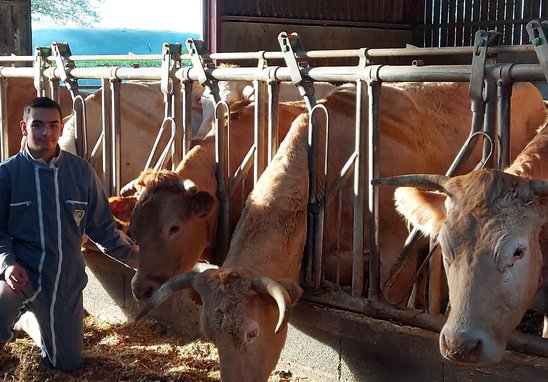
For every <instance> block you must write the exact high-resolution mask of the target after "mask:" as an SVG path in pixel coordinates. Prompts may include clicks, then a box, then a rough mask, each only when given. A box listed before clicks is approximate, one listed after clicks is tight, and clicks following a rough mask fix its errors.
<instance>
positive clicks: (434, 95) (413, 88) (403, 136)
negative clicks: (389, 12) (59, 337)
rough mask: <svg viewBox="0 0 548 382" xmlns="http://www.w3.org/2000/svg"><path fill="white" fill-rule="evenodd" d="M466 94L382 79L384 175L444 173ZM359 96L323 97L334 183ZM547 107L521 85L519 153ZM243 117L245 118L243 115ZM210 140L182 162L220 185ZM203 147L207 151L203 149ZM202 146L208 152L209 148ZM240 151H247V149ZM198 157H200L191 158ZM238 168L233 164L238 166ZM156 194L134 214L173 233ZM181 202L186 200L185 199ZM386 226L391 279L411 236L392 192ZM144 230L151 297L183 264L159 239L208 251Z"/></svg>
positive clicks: (168, 206)
mask: <svg viewBox="0 0 548 382" xmlns="http://www.w3.org/2000/svg"><path fill="white" fill-rule="evenodd" d="M467 94H468V84H465V83H441V84H435V83H425V84H421V83H402V84H389V83H387V84H384V85H383V89H382V92H381V97H380V121H379V122H380V134H381V139H380V141H381V142H380V148H381V149H380V151H379V152H380V155H381V158H380V160H381V168H380V176H391V175H396V174H401V173H410V172H418V171H426V170H428V171H432V172H440V173H443V172H445V170H446V169H447V168H448V167H449V164H450V163H451V161H452V159H453V157H454V156H455V155H456V153H457V152H458V150H459V146H460V144H461V143H463V142H464V141H465V140H466V137H467V135H468V132H469V126H470V121H471V112H470V104H469V98H468V95H467ZM355 95H356V92H355V88H354V87H342V88H337V89H335V90H334V91H333V92H332V93H331V94H330V95H329V96H328V97H327V98H326V99H325V100H323V101H322V103H323V104H325V106H326V107H327V108H328V109H329V110H330V118H331V119H330V126H331V128H330V136H329V141H330V147H331V151H330V153H329V158H330V160H329V165H328V176H327V185H328V188H329V187H330V186H331V185H332V184H333V183H334V182H335V180H336V178H337V173H338V171H339V169H340V168H341V167H342V165H343V164H344V163H345V161H346V160H347V158H348V157H349V156H350V155H351V152H352V150H353V147H354V118H355V105H356V101H355ZM449 98H451V102H447V101H446V100H447V99H449ZM301 110H302V109H301ZM249 111H251V110H249ZM545 113H546V110H545V108H544V104H543V102H542V97H541V95H540V93H539V92H538V91H537V90H536V89H535V88H534V87H533V86H532V85H530V84H522V85H516V86H515V89H514V97H513V99H512V126H513V127H514V129H516V128H517V130H519V131H520V134H514V138H513V140H512V144H513V146H512V149H513V152H519V151H520V150H521V149H522V148H523V147H524V146H525V144H526V142H527V139H526V138H525V136H527V135H529V137H532V136H533V135H534V129H535V127H537V126H538V124H539V123H540V121H541V120H543V119H544V118H545ZM286 114H288V113H287V112H285V111H283V110H281V111H280V117H284V116H286ZM295 116H296V115H295V114H294V113H293V116H291V113H289V115H287V118H288V121H291V120H292V118H294V117H295ZM246 118H247V122H246V123H248V124H249V126H251V125H252V115H250V114H247V116H246ZM284 118H285V117H284ZM290 118H291V119H290ZM244 120H245V119H244V118H243V117H242V121H244ZM284 124H285V125H286V126H289V122H286V123H282V125H284ZM518 127H519V128H518ZM522 127H523V128H522ZM246 134H248V135H247V136H246V135H245V134H243V135H242V137H244V138H238V139H231V145H232V146H233V147H238V145H239V144H242V145H243V147H248V145H251V135H250V134H251V127H249V130H247V133H246ZM242 140H244V141H245V142H246V143H245V144H244V143H241V142H243V141H242ZM212 145H213V143H211V146H207V147H206V148H205V149H204V148H202V149H200V151H195V154H193V156H194V157H195V158H193V157H192V156H189V157H188V158H187V159H185V161H183V163H185V162H186V165H185V167H186V168H187V169H186V170H185V171H188V174H192V175H191V176H186V177H187V178H190V179H193V177H194V176H196V175H195V174H196V172H197V169H198V168H200V169H201V170H200V171H199V172H200V176H201V177H207V182H205V183H206V184H207V185H208V186H207V187H212V186H211V185H215V187H216V183H215V180H214V164H213V158H214V156H213V147H212ZM244 150H247V149H244ZM198 153H201V154H199V155H198ZM204 153H207V155H205V154H204ZM239 155H240V158H242V157H243V151H242V152H241V153H240V154H239ZM191 158H192V159H191ZM199 158H203V159H199ZM193 162H194V163H200V164H199V165H196V164H192V163H193ZM395 164H397V165H395ZM198 166H200V167H198ZM232 168H234V165H233V166H232ZM470 168H472V166H471V164H469V165H468V169H470ZM190 169H193V170H190ZM205 169H207V171H206V170H205ZM197 183H198V182H197ZM203 187H204V186H202V185H200V184H198V189H199V190H204V188H203ZM215 190H216V188H211V189H210V190H209V191H208V192H210V194H211V195H215ZM351 194H352V190H351V188H350V187H346V188H345V189H344V191H343V194H342V197H341V198H342V201H341V205H342V207H343V210H342V213H341V214H340V218H339V214H338V213H337V211H336V206H337V204H338V203H337V198H335V199H334V201H332V202H331V203H330V205H329V206H328V208H327V210H326V229H325V232H326V235H325V237H324V253H325V254H326V255H325V256H324V261H325V262H326V264H325V269H326V272H327V273H328V275H327V277H328V278H329V279H333V278H334V277H335V276H334V275H331V274H329V272H330V271H331V270H335V271H336V265H337V264H351V263H352V261H351V249H352V239H351V237H352V236H351V233H352V227H351V223H352V208H351V199H350V197H351ZM154 200H155V201H156V200H158V202H157V203H158V204H157V205H156V204H151V203H148V205H149V206H150V207H149V208H148V209H147V211H149V212H148V213H147V214H143V215H142V216H143V217H132V220H135V222H136V224H137V226H138V225H139V223H138V222H139V221H142V222H143V223H140V224H141V225H143V224H146V226H147V227H156V228H155V230H156V231H158V232H160V231H161V230H163V231H166V232H167V230H168V228H169V227H168V225H169V224H171V223H170V222H169V220H168V219H166V216H171V215H170V214H167V213H166V212H160V211H162V209H165V210H166V211H174V210H175V209H174V206H175V205H176V204H175V203H173V200H172V198H171V197H164V200H163V201H162V202H160V199H159V198H155V199H154ZM178 205H181V204H180V203H179V204H178ZM232 205H233V206H234V205H237V203H236V204H234V203H233V204H232ZM160 206H162V207H160ZM233 212H234V213H235V214H236V215H235V216H233V218H235V219H236V220H237V216H238V214H239V211H238V209H236V211H233ZM211 214H212V215H210V216H209V217H208V219H211V221H212V222H214V221H216V219H217V211H216V210H215V207H214V208H213V210H212V211H211ZM182 216H192V215H189V213H188V212H186V215H182ZM126 217H127V214H126ZM236 220H233V221H236ZM339 222H340V223H339ZM132 224H133V222H132ZM189 224H190V221H189ZM366 224H367V222H366ZM189 226H190V225H189ZM189 226H187V227H189ZM160 227H163V228H160ZM381 229H382V231H381V250H382V253H383V258H382V267H383V268H382V270H383V279H386V275H387V274H388V272H389V270H390V267H391V264H392V263H393V261H394V258H395V257H396V256H397V254H398V251H399V249H400V248H401V245H402V244H403V242H404V239H405V237H406V235H407V229H406V227H405V225H404V224H403V223H402V222H401V219H400V217H399V216H398V214H397V212H396V211H395V210H394V207H393V203H392V197H391V195H390V194H389V193H382V194H381ZM149 231H151V230H149ZM187 231H188V228H187V229H185V230H182V231H181V233H180V234H178V235H177V236H180V237H185V236H184V235H188V233H187ZM212 232H213V231H212ZM365 232H367V230H366V231H365ZM338 234H340V237H341V238H340V239H337V235H338ZM143 235H145V234H143ZM146 235H147V236H146V239H145V236H142V237H141V238H137V240H138V241H139V244H141V245H142V246H148V247H150V248H151V251H149V252H147V251H145V252H143V251H141V261H142V264H143V266H142V267H140V269H139V271H138V275H136V278H135V281H136V283H135V284H134V286H135V289H134V293H136V295H137V296H138V298H141V299H146V298H147V297H148V296H150V294H151V293H152V292H153V291H154V290H155V289H156V288H157V287H158V286H159V285H160V284H161V282H163V281H165V280H167V278H169V277H171V276H173V275H175V274H176V273H177V272H178V269H179V268H178V267H173V266H172V265H166V266H163V265H162V262H159V261H158V259H157V256H156V253H157V252H156V251H154V248H155V247H156V246H158V245H161V246H162V248H163V250H162V253H163V254H164V256H167V257H169V258H173V259H177V261H181V258H182V257H185V258H193V259H195V260H196V259H198V258H200V256H202V257H203V255H202V254H201V253H200V251H202V252H203V250H204V248H206V247H204V246H203V245H202V244H200V247H199V248H198V249H196V248H194V247H191V246H189V244H187V243H190V241H187V239H184V241H183V240H181V241H174V242H173V244H170V243H169V242H168V240H167V239H165V238H164V237H165V234H164V236H161V235H160V234H159V233H158V234H154V235H153V234H152V233H151V232H149V233H148V234H146ZM186 237H188V236H186ZM215 240H216V239H215V238H214V237H210V238H208V241H207V243H209V244H207V246H209V247H210V248H209V250H212V249H213V248H212V247H211V246H210V243H214V242H215ZM194 242H195V241H194ZM193 245H195V244H193ZM196 251H198V253H196ZM191 252H193V253H191ZM146 253H150V255H146ZM166 263H170V262H166ZM170 264H171V263H170ZM411 271H414V270H411ZM411 271H410V272H411ZM339 274H340V275H341V282H342V283H348V282H349V275H350V274H351V271H350V270H349V269H348V267H347V268H344V267H342V268H341V269H340V272H339ZM384 292H385V296H386V297H387V298H389V299H390V298H391V294H392V290H391V289H390V288H384Z"/></svg>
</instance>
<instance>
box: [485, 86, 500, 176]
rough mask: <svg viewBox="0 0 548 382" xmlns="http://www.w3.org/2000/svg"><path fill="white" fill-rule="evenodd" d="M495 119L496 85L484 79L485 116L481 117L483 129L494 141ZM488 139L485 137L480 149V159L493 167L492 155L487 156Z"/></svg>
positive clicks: (489, 149)
mask: <svg viewBox="0 0 548 382" xmlns="http://www.w3.org/2000/svg"><path fill="white" fill-rule="evenodd" d="M496 120H497V85H496V83H495V82H494V81H493V80H492V79H486V80H485V117H484V119H483V131H484V132H485V133H486V134H487V135H488V136H489V137H491V141H492V142H494V141H495V135H496V126H495V123H496ZM491 149H492V148H491V146H490V142H489V140H487V139H485V140H484V144H483V150H482V159H483V160H484V161H485V160H487V162H486V163H487V167H493V157H492V156H491V157H489V158H488V156H489V153H490V151H491Z"/></svg>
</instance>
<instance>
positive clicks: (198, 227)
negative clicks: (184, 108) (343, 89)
mask: <svg viewBox="0 0 548 382" xmlns="http://www.w3.org/2000/svg"><path fill="white" fill-rule="evenodd" d="M279 110H280V118H279V139H280V140H281V139H283V137H284V136H285V134H286V133H287V131H288V129H289V126H290V124H291V122H292V121H293V120H294V119H295V118H296V117H297V116H298V115H299V114H301V113H302V112H303V111H304V110H305V108H304V104H303V103H284V104H280V109H279ZM253 119H254V107H253V105H250V106H248V107H245V108H243V109H242V110H240V111H239V112H237V113H233V115H232V116H231V127H230V158H229V162H230V168H231V169H232V171H233V172H234V170H235V169H236V168H237V166H239V165H240V163H241V161H242V160H243V159H244V156H245V154H246V153H247V152H248V151H249V149H250V148H251V146H252V144H253ZM215 166H216V165H215V136H214V134H211V135H209V136H207V137H206V138H205V139H204V140H203V141H201V142H199V143H198V144H197V145H196V146H195V147H193V148H192V150H191V151H190V152H189V153H188V154H187V155H186V156H185V157H184V158H183V161H182V162H181V163H180V164H179V166H178V168H177V169H176V171H175V172H172V171H167V170H166V171H159V172H158V171H152V170H149V171H146V172H144V173H143V174H142V175H141V176H140V178H139V179H138V181H137V183H138V184H140V186H141V187H143V189H142V192H141V194H140V197H139V200H138V201H137V204H136V206H135V209H134V210H133V213H132V214H131V220H130V227H129V233H130V235H131V236H132V237H133V238H134V239H135V240H136V241H137V243H138V244H139V247H140V253H139V268H138V270H137V273H136V274H135V277H134V278H133V281H132V289H133V294H134V296H135V297H136V298H137V299H139V300H145V299H147V298H149V297H150V296H151V295H152V293H153V292H154V291H155V290H156V289H157V288H158V287H159V286H160V285H161V284H162V283H164V282H165V281H167V280H168V279H169V278H171V277H173V276H175V275H176V274H179V273H183V272H188V271H189V270H190V268H191V267H192V266H193V265H194V263H195V262H196V261H197V260H198V259H202V260H211V256H212V254H213V253H214V251H215V249H216V245H217V238H216V229H217V220H218V215H219V214H218V199H217V180H216V177H215ZM181 179H190V180H192V181H193V183H194V184H195V185H196V187H197V190H198V192H195V193H189V192H185V191H184V189H182V188H181V187H180V184H181V182H180V180H181ZM249 179H250V177H248V181H247V182H246V185H245V186H242V185H239V186H238V187H236V189H235V190H233V191H234V192H233V193H232V197H231V206H232V207H233V208H231V219H230V220H231V227H234V226H235V225H236V222H237V221H238V218H239V216H240V213H241V209H242V205H243V201H245V195H247V193H248V192H249V191H250V188H251V185H250V182H249ZM242 187H243V189H242ZM242 192H243V193H244V196H242ZM124 201H126V202H128V203H132V202H133V203H134V202H135V198H126V199H124V198H116V199H113V200H111V205H112V204H113V203H117V204H116V206H115V207H114V206H113V213H114V215H117V211H125V220H126V222H127V217H128V212H127V211H129V210H131V207H130V208H129V209H128V208H125V207H123V206H122V205H123V204H124ZM118 217H119V218H121V219H122V220H124V217H123V216H120V215H119V216H118ZM158 254H161V257H160V258H158Z"/></svg>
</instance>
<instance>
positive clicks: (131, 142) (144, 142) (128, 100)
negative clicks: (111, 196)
mask: <svg viewBox="0 0 548 382" xmlns="http://www.w3.org/2000/svg"><path fill="white" fill-rule="evenodd" d="M193 89H194V90H193V94H192V97H191V98H192V104H191V108H192V126H193V127H199V126H200V123H201V118H202V114H201V113H202V112H201V106H200V96H201V93H202V91H203V89H202V88H201V87H199V86H198V87H194V88H193ZM102 94H103V91H102V89H99V90H97V91H96V92H95V93H93V94H91V95H89V96H88V97H86V99H85V105H86V106H85V107H86V119H87V121H86V123H87V141H88V146H89V150H90V151H91V150H92V149H93V147H94V146H95V144H96V143H97V141H98V140H99V137H100V136H101V133H102V125H101V120H102ZM120 116H121V132H120V135H121V137H120V139H121V147H120V152H121V164H120V167H121V184H127V183H128V182H129V181H130V180H132V179H135V178H136V177H137V176H138V175H139V173H140V172H141V171H142V170H143V169H144V168H145V165H146V162H147V158H148V155H149V152H150V151H151V149H152V147H153V145H154V141H155V139H156V136H157V134H158V131H159V130H160V126H161V125H162V122H163V120H164V95H163V93H162V91H161V89H160V83H159V82H124V83H122V84H121V86H120ZM169 127H170V126H169V125H168V126H167V127H166V128H169ZM177 127H178V128H181V126H177ZM75 128H76V126H75V118H74V116H72V117H71V118H69V119H68V120H67V121H66V122H65V128H64V130H63V135H62V136H61V138H60V139H59V145H60V146H61V148H63V149H64V150H66V151H69V152H71V153H73V154H76V146H75V141H74V137H75ZM167 139H168V134H164V139H163V140H162V142H161V144H160V147H162V148H163V147H164V146H165V144H166V143H167ZM101 153H102V151H99V155H101ZM99 158H100V156H99ZM94 168H95V171H96V172H97V173H98V174H99V175H100V177H101V174H102V173H103V165H102V161H101V160H98V161H96V162H95V164H94Z"/></svg>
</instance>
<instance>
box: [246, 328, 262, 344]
mask: <svg viewBox="0 0 548 382" xmlns="http://www.w3.org/2000/svg"><path fill="white" fill-rule="evenodd" d="M258 335H259V328H254V329H252V330H250V331H249V332H247V340H248V341H252V340H253V339H254V338H255V337H257V336H258Z"/></svg>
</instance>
